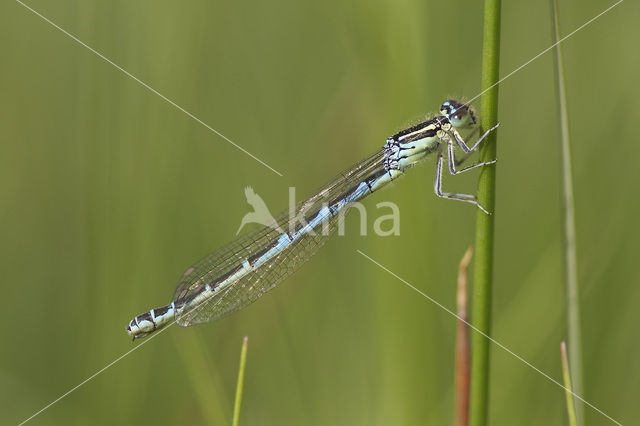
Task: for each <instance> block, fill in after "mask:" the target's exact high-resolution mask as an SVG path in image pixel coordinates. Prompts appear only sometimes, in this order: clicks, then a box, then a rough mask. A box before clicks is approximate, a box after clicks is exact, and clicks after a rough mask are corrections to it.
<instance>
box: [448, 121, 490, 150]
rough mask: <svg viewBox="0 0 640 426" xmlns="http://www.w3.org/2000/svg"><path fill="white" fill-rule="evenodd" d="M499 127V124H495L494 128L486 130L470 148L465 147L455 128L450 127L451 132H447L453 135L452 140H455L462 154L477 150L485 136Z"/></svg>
mask: <svg viewBox="0 0 640 426" xmlns="http://www.w3.org/2000/svg"><path fill="white" fill-rule="evenodd" d="M499 125H500V123H498V124H496V125H495V126H493V127H492V128H490V129H489V130H487V131H486V132H484V133H483V134H482V136H480V137H479V138H478V140H477V141H476V143H475V144H473V146H472V147H471V148H469V147H468V146H467V144H466V143H465V141H464V139H462V136H460V133H458V131H457V130H456V128H455V127H451V130H449V132H451V134H452V135H453V137H454V139H455V140H456V142H457V143H458V146H459V147H460V148H462V150H463V151H464V152H473V151H475V150H476V149H478V146H480V143H481V142H482V141H483V140H484V138H486V137H487V135H488V134H489V133H491V132H492V131H494V130H495V129H497V128H498V126H499Z"/></svg>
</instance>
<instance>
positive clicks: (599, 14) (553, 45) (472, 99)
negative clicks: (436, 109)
mask: <svg viewBox="0 0 640 426" xmlns="http://www.w3.org/2000/svg"><path fill="white" fill-rule="evenodd" d="M623 1H624V0H618V1H617V2H616V3H614V4H612V5H611V6H609V7H608V8H606V9H605V10H603V11H602V12H600V13H598V14H597V15H596V16H594V17H593V18H591V19H589V20H588V21H587V22H585V23H584V24H582V25H580V26H579V27H578V28H576V29H575V30H573V31H571V32H570V33H569V34H567V35H566V36H564V37H562V38H561V39H560V40H558V41H557V42H555V43H553V44H552V45H551V46H549V47H547V48H546V49H544V50H543V51H542V52H540V53H538V54H537V55H536V56H534V57H533V58H531V59H529V60H528V61H527V62H525V63H524V64H522V65H520V66H519V67H518V68H516V69H514V70H513V71H511V72H510V73H509V74H507V75H505V76H504V77H502V78H501V79H500V80H498V81H496V82H495V83H493V84H492V85H491V86H489V87H487V88H486V89H484V90H483V91H482V92H480V93H478V94H477V95H475V96H474V97H473V98H471V99H469V101H467V104H470V103H471V102H473V101H475V100H476V99H478V98H479V97H480V96H482V95H483V94H484V93H486V92H488V91H489V90H491V89H493V88H494V87H495V86H497V85H498V84H500V83H502V82H503V81H505V80H506V79H508V78H509V77H511V76H512V75H514V74H515V73H517V72H518V71H520V70H521V69H522V68H524V67H526V66H527V65H529V64H530V63H531V62H533V61H535V60H536V59H538V58H539V57H540V56H542V55H544V54H545V53H547V52H548V51H550V50H551V49H553V48H554V47H556V46H557V45H559V44H560V43H562V42H563V41H565V40H566V39H568V38H569V37H571V36H572V35H574V34H575V33H577V32H578V31H580V30H581V29H583V28H584V27H586V26H587V25H589V24H591V23H593V21H595V20H596V19H598V18H600V17H601V16H602V15H604V14H605V13H607V12H609V11H610V10H611V9H613V8H614V7H616V6H618V5H619V4H620V3H622V2H623Z"/></svg>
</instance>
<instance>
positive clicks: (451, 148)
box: [447, 139, 497, 175]
mask: <svg viewBox="0 0 640 426" xmlns="http://www.w3.org/2000/svg"><path fill="white" fill-rule="evenodd" d="M447 149H448V151H449V173H451V174H452V175H457V174H458V173H462V172H466V171H467V170H472V169H475V168H476V167H480V166H487V165H489V164H495V163H496V161H497V160H492V161H485V162H484V163H476V164H472V165H471V166H468V167H465V168H464V169H461V170H456V166H458V165H460V164H461V163H462V162H463V161H464V160H466V159H467V156H468V155H465V158H464V160H461V161H457V160H456V153H455V150H454V146H453V142H452V141H451V139H449V140H448V141H447ZM468 154H471V153H468Z"/></svg>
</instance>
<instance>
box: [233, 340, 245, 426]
mask: <svg viewBox="0 0 640 426" xmlns="http://www.w3.org/2000/svg"><path fill="white" fill-rule="evenodd" d="M248 346H249V338H248V337H246V336H245V338H244V339H242V349H241V350H240V367H239V368H238V384H237V385H236V402H235V404H234V405H233V421H232V422H231V424H232V426H238V424H239V422H240V408H241V406H242V387H243V384H244V368H245V365H246V364H247V347H248Z"/></svg>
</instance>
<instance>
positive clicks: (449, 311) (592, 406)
mask: <svg viewBox="0 0 640 426" xmlns="http://www.w3.org/2000/svg"><path fill="white" fill-rule="evenodd" d="M356 251H357V252H358V253H360V254H361V255H362V256H364V257H365V258H367V259H368V260H370V261H371V262H372V263H374V264H376V265H378V266H379V267H380V268H381V269H383V270H385V271H386V272H388V273H389V274H390V275H392V276H393V277H395V278H396V279H398V280H400V281H402V282H403V283H404V284H405V285H406V286H407V287H409V288H411V289H412V290H414V291H415V292H417V293H419V294H420V295H422V296H423V297H425V298H426V299H428V300H429V301H430V302H432V303H434V304H435V305H437V306H438V307H439V308H442V309H443V310H444V311H445V312H447V313H449V314H451V315H452V316H454V317H456V318H457V319H458V320H460V321H462V322H463V323H465V324H466V325H468V326H469V327H470V328H471V329H472V330H473V331H475V332H476V333H479V334H481V335H482V336H483V337H485V338H487V339H488V340H489V341H490V342H491V343H493V344H495V345H496V346H498V347H499V348H500V349H502V350H504V351H505V352H507V353H508V354H510V355H511V356H513V357H514V358H516V359H517V360H518V361H520V362H522V363H524V364H525V365H526V366H528V367H530V368H531V369H533V370H535V371H536V372H537V373H539V374H541V375H542V376H544V377H545V378H547V379H548V380H549V381H551V382H552V383H554V384H556V385H558V386H560V387H561V388H562V389H564V390H565V391H567V392H569V393H571V394H572V395H573V396H574V397H575V398H576V399H579V400H580V401H582V402H584V403H585V404H587V405H588V406H589V407H591V408H593V409H594V410H595V411H597V412H598V413H600V414H602V415H603V416H604V417H606V418H607V419H609V420H611V421H612V422H613V423H615V424H617V425H620V426H622V423H620V422H618V421H617V420H615V419H613V418H612V417H611V416H609V415H607V414H606V413H605V412H604V411H602V410H600V409H599V408H598V407H596V406H595V405H593V404H591V403H589V402H588V401H586V400H585V399H584V398H582V397H581V396H580V395H577V394H575V393H574V392H573V391H571V390H570V389H567V388H566V387H564V386H563V385H562V383H560V382H558V381H557V380H555V379H554V378H553V377H551V376H549V375H548V374H547V373H545V372H544V371H542V370H540V369H539V368H537V367H536V366H535V365H533V364H531V363H530V362H529V361H527V360H526V359H524V358H522V357H521V356H520V355H518V354H516V353H515V352H513V351H512V350H510V349H509V348H508V347H506V346H505V345H503V344H502V343H500V342H498V341H497V340H496V339H494V338H493V337H491V336H489V335H488V334H486V333H485V332H483V331H482V330H480V329H478V328H477V327H475V326H474V325H473V324H471V323H469V322H468V321H465V320H464V318H462V317H460V316H459V315H457V314H456V313H455V312H453V311H452V310H451V309H449V308H447V307H446V306H444V305H443V304H441V303H440V302H438V301H437V300H435V299H434V298H432V297H431V296H429V295H428V294H426V293H424V292H423V291H422V290H419V289H418V288H416V287H414V286H413V285H411V284H410V283H409V282H408V281H406V280H405V279H403V278H401V277H400V276H398V275H397V274H395V273H393V272H391V271H390V270H389V269H388V268H386V267H384V266H382V265H381V264H380V263H379V262H377V261H375V260H373V259H372V258H371V257H369V256H367V255H366V254H364V253H363V252H362V251H360V250H356Z"/></svg>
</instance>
